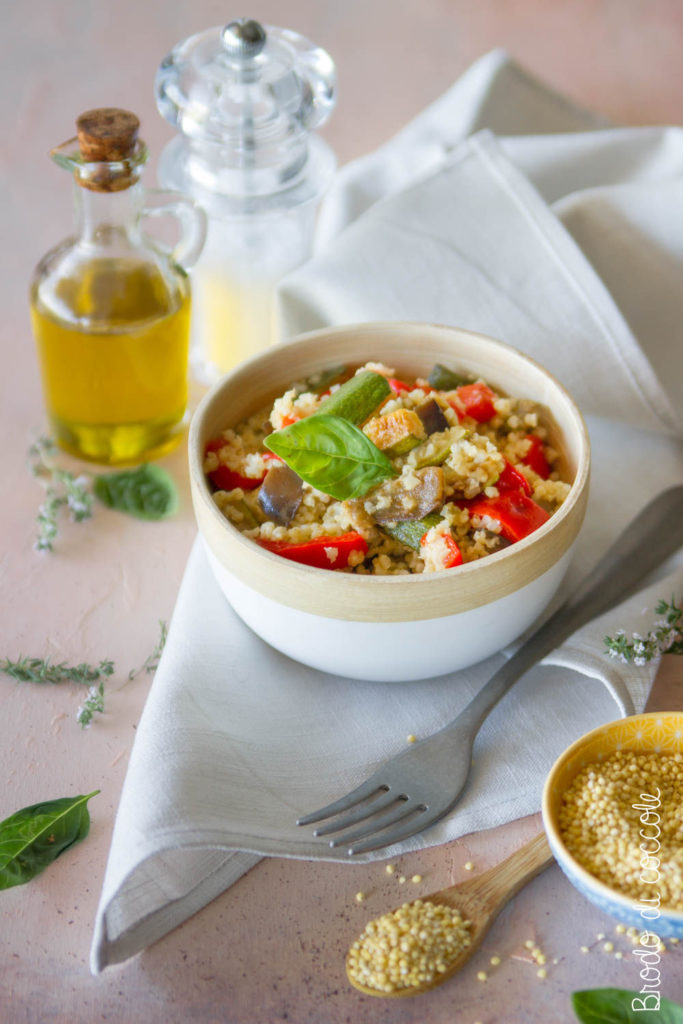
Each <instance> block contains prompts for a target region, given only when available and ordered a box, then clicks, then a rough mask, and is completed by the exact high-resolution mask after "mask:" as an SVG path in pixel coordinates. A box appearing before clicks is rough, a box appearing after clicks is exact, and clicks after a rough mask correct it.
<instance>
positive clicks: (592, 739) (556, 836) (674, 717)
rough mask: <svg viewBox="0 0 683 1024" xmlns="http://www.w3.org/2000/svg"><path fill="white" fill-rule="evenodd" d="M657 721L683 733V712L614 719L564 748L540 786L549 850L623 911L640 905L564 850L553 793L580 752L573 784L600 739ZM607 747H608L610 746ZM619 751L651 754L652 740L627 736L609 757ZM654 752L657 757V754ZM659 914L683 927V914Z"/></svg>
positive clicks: (667, 910) (592, 757)
mask: <svg viewBox="0 0 683 1024" xmlns="http://www.w3.org/2000/svg"><path fill="white" fill-rule="evenodd" d="M658 719H662V720H663V721H664V722H667V721H668V722H673V723H675V724H676V725H677V726H678V728H680V729H681V731H683V711H644V712H642V713H641V714H639V715H629V716H627V717H626V718H617V719H615V721H613V722H606V723H605V724H604V725H599V726H597V728H595V729H592V730H591V731H590V732H587V733H585V734H584V735H583V736H580V737H579V738H578V740H575V741H574V743H572V744H571V746H569V747H567V749H566V750H565V751H564V752H563V753H562V754H560V756H559V757H558V758H557V760H556V761H555V763H554V765H553V766H552V768H551V769H550V771H549V772H548V775H547V777H546V780H545V785H544V786H543V798H542V803H541V810H542V814H543V826H544V828H545V831H546V834H547V836H548V841H549V842H550V844H551V846H554V847H555V848H556V849H558V850H559V851H560V852H561V854H562V856H563V857H564V858H566V860H567V862H568V863H569V864H570V865H571V869H572V871H573V872H574V873H575V874H576V875H577V877H578V878H579V879H580V880H581V882H582V883H583V885H584V886H585V887H586V888H587V889H592V890H593V891H594V892H596V893H597V894H599V895H600V896H601V897H602V898H603V899H604V900H606V901H610V902H612V903H616V904H618V905H619V906H620V907H623V908H624V910H633V909H638V906H639V901H638V900H637V899H636V898H635V897H632V896H626V895H625V893H622V892H618V891H617V890H616V889H612V888H610V886H609V885H607V884H606V883H605V882H602V881H601V880H600V879H599V878H596V877H595V875H592V874H591V873H590V871H587V870H586V868H584V867H583V866H582V865H581V864H579V862H578V861H577V860H576V858H575V857H574V856H573V855H572V854H571V853H570V852H569V850H568V849H567V847H566V845H565V842H564V840H563V839H562V836H561V834H560V830H559V827H558V824H557V804H558V801H559V796H558V792H557V790H556V786H557V778H558V776H559V775H561V773H562V772H563V771H565V770H566V769H567V766H568V764H570V763H571V762H572V761H574V760H575V759H576V758H577V757H578V755H580V754H581V752H582V751H586V757H587V760H586V762H584V764H581V765H578V764H577V765H573V766H572V768H571V779H572V780H573V779H574V778H576V776H577V775H578V773H579V772H580V771H581V769H582V768H583V767H584V765H585V764H586V763H590V762H592V761H595V760H596V759H597V754H596V755H592V754H590V753H588V749H589V748H590V747H591V745H593V744H595V743H596V742H597V741H599V740H600V739H601V738H602V737H608V736H610V734H611V733H617V732H624V731H625V730H627V729H628V728H629V727H630V731H632V730H633V729H635V728H636V727H637V726H638V724H639V723H641V722H642V723H643V724H644V725H649V724H650V723H656V722H657V720H658ZM609 745H610V746H611V744H609ZM618 749H619V750H633V751H636V752H637V753H651V752H653V743H652V740H648V737H647V736H645V737H639V736H637V735H636V734H635V733H634V734H633V736H632V737H631V738H629V737H628V735H626V736H624V737H623V738H622V742H621V744H620V746H619V747H616V746H615V747H614V748H613V749H611V753H616V752H617V750H618ZM654 752H655V753H656V751H654ZM666 752H667V751H663V753H666ZM566 781H567V784H569V779H567V780H566ZM661 913H662V916H665V917H667V918H669V919H671V920H673V921H676V922H679V923H680V924H681V925H683V910H673V909H671V908H670V907H663V908H661ZM650 923H651V924H652V928H651V929H650V930H651V931H653V932H656V931H657V922H656V921H654V922H650Z"/></svg>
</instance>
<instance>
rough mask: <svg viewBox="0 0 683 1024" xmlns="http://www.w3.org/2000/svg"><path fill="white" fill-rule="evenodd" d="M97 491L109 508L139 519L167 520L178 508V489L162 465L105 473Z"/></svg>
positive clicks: (96, 488) (97, 486)
mask: <svg viewBox="0 0 683 1024" xmlns="http://www.w3.org/2000/svg"><path fill="white" fill-rule="evenodd" d="M93 490H94V492H95V494H96V495H97V497H98V498H99V499H100V501H101V502H102V503H103V504H104V505H107V506H108V507H109V508H114V509H116V510H117V511H119V512H126V513H127V514H128V515H131V516H135V517H136V518H137V519H166V518H168V516H172V515H173V514H174V513H175V512H177V511H178V492H177V490H176V486H175V484H174V483H173V478H172V477H171V476H169V474H168V473H167V472H166V470H165V469H162V468H161V466H150V465H147V464H145V465H142V466H138V468H137V469H127V470H122V471H121V472H119V473H102V474H101V475H100V476H98V477H96V478H95V483H94V485H93Z"/></svg>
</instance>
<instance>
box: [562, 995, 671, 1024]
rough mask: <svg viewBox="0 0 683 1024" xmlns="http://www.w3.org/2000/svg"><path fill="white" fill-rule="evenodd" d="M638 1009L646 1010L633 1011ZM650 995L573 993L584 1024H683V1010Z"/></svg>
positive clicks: (665, 1000)
mask: <svg viewBox="0 0 683 1024" xmlns="http://www.w3.org/2000/svg"><path fill="white" fill-rule="evenodd" d="M634 1000H641V1001H642V1002H636V1003H635V1005H636V1006H637V1007H640V1006H641V1005H642V1006H644V1007H645V1008H644V1009H640V1008H639V1009H637V1010H634V1009H633V1005H632V1004H633V1002H634ZM655 1003H657V1000H656V999H655V996H654V995H653V994H652V993H650V995H649V997H648V995H647V994H643V993H641V992H629V991H627V990H626V989H623V988H594V989H584V991H582V992H574V993H572V1004H573V1006H574V1012H575V1014H576V1016H577V1017H578V1019H579V1020H580V1021H581V1022H582V1024H683V1007H681V1006H678V1005H676V1003H672V1002H670V1001H669V1000H668V999H661V998H660V999H659V1001H658V1008H657V1009H654V1008H652V1009H651V1008H650V1007H653V1004H655Z"/></svg>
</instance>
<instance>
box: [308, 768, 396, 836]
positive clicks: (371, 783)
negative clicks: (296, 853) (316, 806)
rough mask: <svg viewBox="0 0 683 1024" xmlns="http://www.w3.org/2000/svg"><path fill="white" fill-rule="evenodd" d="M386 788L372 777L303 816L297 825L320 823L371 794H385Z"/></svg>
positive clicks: (346, 809)
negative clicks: (331, 801)
mask: <svg viewBox="0 0 683 1024" xmlns="http://www.w3.org/2000/svg"><path fill="white" fill-rule="evenodd" d="M388 788H389V787H388V786H384V785H382V783H380V782H377V781H376V780H375V778H374V777H371V778H369V779H367V780H366V781H365V782H363V783H361V785H360V786H356V788H355V789H352V790H351V792H350V793H347V794H346V796H342V797H340V798H339V800H335V801H334V803H331V804H328V805H327V807H321V808H320V810H318V811H311V813H310V814H306V815H304V817H303V818H297V821H296V823H297V825H312V824H313V823H314V822H315V821H322V819H323V818H330V817H332V815H333V814H339V813H340V812H341V811H348V809H349V808H350V807H353V806H354V804H357V803H360V801H361V800H366V799H367V798H368V797H369V796H372V795H373V793H377V792H379V791H382V792H383V793H386V791H387V790H388Z"/></svg>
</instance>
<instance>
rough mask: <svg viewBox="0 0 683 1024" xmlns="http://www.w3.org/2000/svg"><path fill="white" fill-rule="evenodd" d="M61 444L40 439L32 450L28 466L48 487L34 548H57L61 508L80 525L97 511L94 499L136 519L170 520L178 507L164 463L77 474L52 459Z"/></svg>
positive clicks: (47, 438)
mask: <svg viewBox="0 0 683 1024" xmlns="http://www.w3.org/2000/svg"><path fill="white" fill-rule="evenodd" d="M56 454H57V447H56V445H55V442H54V441H53V440H52V438H51V437H39V438H38V440H37V441H35V442H34V443H33V444H32V445H31V446H30V448H29V450H28V459H29V469H30V471H31V474H32V475H33V476H34V477H36V478H37V479H38V480H40V482H41V483H42V485H43V486H44V488H45V501H43V502H42V504H41V505H40V507H39V509H38V518H37V522H38V533H37V536H36V541H35V545H34V546H35V548H36V550H38V551H54V542H55V540H56V538H57V534H58V532H59V516H60V513H61V512H62V510H67V511H68V512H70V513H71V519H72V521H73V522H76V523H81V522H83V521H84V520H85V519H90V518H91V517H92V515H93V501H94V497H96V498H98V499H99V501H101V502H102V504H103V505H106V506H107V507H108V508H112V509H115V510H116V511H117V512H125V513H126V514H127V515H131V516H135V517H136V518H137V519H149V520H157V519H166V518H168V517H169V516H172V515H174V514H175V513H176V512H177V510H178V506H179V498H178V491H177V489H176V486H175V483H174V482H173V478H172V477H171V476H170V475H169V473H167V472H166V470H164V469H162V468H161V467H160V466H153V465H148V464H147V463H144V464H143V465H141V466H138V467H137V468H135V469H125V470H121V471H120V472H117V473H101V474H100V475H95V476H93V475H92V474H85V473H82V474H80V475H78V476H76V475H75V474H74V473H72V472H71V471H70V470H68V469H63V468H62V467H61V466H59V465H57V463H56V462H55V461H54V460H55V456H56Z"/></svg>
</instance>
